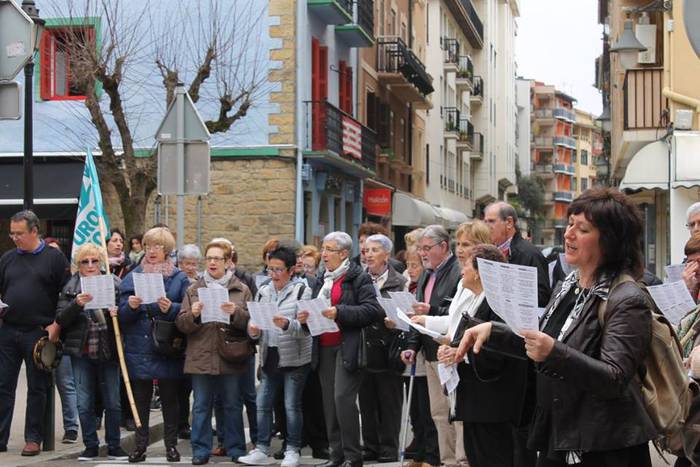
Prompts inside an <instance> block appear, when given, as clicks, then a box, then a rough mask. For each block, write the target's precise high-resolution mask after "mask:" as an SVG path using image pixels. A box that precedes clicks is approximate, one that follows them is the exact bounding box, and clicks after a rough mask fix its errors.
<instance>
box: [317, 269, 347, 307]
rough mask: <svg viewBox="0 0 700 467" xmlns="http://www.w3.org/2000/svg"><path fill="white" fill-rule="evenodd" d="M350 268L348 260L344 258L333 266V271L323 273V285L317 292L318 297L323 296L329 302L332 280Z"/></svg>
mask: <svg viewBox="0 0 700 467" xmlns="http://www.w3.org/2000/svg"><path fill="white" fill-rule="evenodd" d="M349 268H350V260H349V259H348V258H345V259H344V260H343V262H342V263H340V266H338V267H337V268H335V269H334V270H333V271H326V272H325V273H324V274H323V287H321V290H320V292H319V293H318V296H319V297H322V298H325V299H326V300H328V303H330V302H331V289H333V282H335V281H336V280H338V278H339V277H340V276H342V275H343V274H345V273H346V272H348V269H349Z"/></svg>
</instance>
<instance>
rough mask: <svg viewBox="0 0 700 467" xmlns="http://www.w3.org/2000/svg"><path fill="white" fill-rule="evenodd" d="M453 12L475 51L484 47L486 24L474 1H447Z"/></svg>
mask: <svg viewBox="0 0 700 467" xmlns="http://www.w3.org/2000/svg"><path fill="white" fill-rule="evenodd" d="M446 3H447V7H448V8H449V9H450V11H451V12H452V16H454V17H455V19H456V20H457V23H458V24H459V26H460V28H462V31H463V32H464V35H465V36H466V37H467V40H468V41H469V43H470V44H471V45H472V47H474V48H475V49H481V48H483V47H484V24H483V23H482V22H481V18H479V13H477V12H476V9H475V8H474V2H472V0H447V2H446Z"/></svg>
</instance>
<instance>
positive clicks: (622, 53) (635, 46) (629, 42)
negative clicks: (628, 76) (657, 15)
mask: <svg viewBox="0 0 700 467" xmlns="http://www.w3.org/2000/svg"><path fill="white" fill-rule="evenodd" d="M645 50H647V48H646V47H645V46H644V44H642V43H641V42H639V40H638V39H637V36H636V35H635V34H634V21H633V20H631V19H626V20H625V26H624V29H623V30H622V35H621V36H620V37H619V38H618V40H617V41H616V42H615V43H614V44H613V45H612V47H610V53H617V54H619V55H618V56H619V57H620V65H622V68H624V69H625V70H629V69H630V68H632V67H634V65H635V64H636V63H637V54H638V53H639V52H644V51H645Z"/></svg>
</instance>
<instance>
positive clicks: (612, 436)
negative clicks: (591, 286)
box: [488, 282, 656, 452]
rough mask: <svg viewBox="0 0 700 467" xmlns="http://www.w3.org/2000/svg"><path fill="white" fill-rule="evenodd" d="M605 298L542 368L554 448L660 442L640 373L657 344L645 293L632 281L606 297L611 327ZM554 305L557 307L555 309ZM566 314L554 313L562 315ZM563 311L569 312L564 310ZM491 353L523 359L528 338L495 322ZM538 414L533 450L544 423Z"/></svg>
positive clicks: (586, 309) (592, 305)
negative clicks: (601, 313) (645, 401)
mask: <svg viewBox="0 0 700 467" xmlns="http://www.w3.org/2000/svg"><path fill="white" fill-rule="evenodd" d="M600 300H601V299H600V298H598V297H595V299H592V300H590V301H589V302H588V303H587V304H586V306H585V307H584V308H583V310H582V311H581V313H580V315H579V318H578V319H576V320H575V321H574V322H573V324H572V325H571V327H570V328H569V330H568V331H567V332H566V334H565V335H564V336H563V338H562V340H561V341H556V342H555V344H554V348H553V350H552V352H551V353H550V354H549V356H548V357H547V359H546V360H545V361H544V362H542V363H540V364H537V371H538V372H539V376H538V386H537V391H538V392H539V391H542V390H543V388H544V387H543V385H542V384H540V383H546V384H547V386H548V388H547V389H548V393H549V394H550V395H551V421H550V424H549V426H548V429H549V430H550V432H552V433H553V436H551V437H549V439H552V440H554V442H555V443H556V444H555V446H551V447H550V448H552V449H554V450H558V451H561V450H582V451H584V452H593V451H609V450H615V449H622V448H626V447H631V446H637V445H640V444H644V443H646V442H647V441H649V440H651V439H654V438H656V430H655V428H654V425H653V423H652V421H651V420H650V419H649V416H648V415H647V413H646V410H645V408H644V405H643V402H642V396H641V390H640V386H639V383H638V382H637V380H636V378H634V377H635V375H637V374H639V372H640V369H641V368H642V366H643V364H644V358H645V357H646V354H647V350H648V348H649V343H650V339H651V320H652V317H651V314H650V312H649V305H648V304H647V302H646V299H645V297H644V295H643V292H642V291H641V290H640V289H639V288H638V287H637V285H636V284H634V283H631V282H628V283H624V284H621V285H619V286H618V287H616V288H615V289H614V290H613V291H612V293H611V294H610V296H609V297H608V301H607V305H606V312H605V324H604V326H603V327H601V325H600V323H599V322H598V312H597V311H598V305H599V303H600ZM550 306H551V305H550ZM558 312H560V310H555V311H554V313H558ZM561 312H562V313H568V310H567V309H564V308H562V309H561ZM488 346H489V348H490V349H493V350H497V351H499V352H505V353H509V354H512V355H516V354H520V355H521V356H523V355H524V352H525V350H524V346H523V341H522V339H521V338H520V337H518V336H517V335H515V334H513V333H512V332H511V331H510V330H509V329H508V328H507V327H506V326H504V325H498V324H494V326H493V328H492V331H491V336H490V337H489V340H488ZM538 422H540V420H539V418H538V417H535V419H534V420H533V424H532V426H531V429H530V443H529V444H530V446H531V447H533V448H537V449H540V448H541V446H535V445H534V439H535V437H536V436H538V434H539V437H540V438H542V437H546V436H548V434H547V433H545V434H542V433H538V432H539V431H540V430H538V427H542V426H544V427H545V428H547V425H546V423H545V424H544V425H541V424H540V423H538Z"/></svg>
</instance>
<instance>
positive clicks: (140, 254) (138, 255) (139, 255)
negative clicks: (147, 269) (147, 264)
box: [129, 250, 146, 264]
mask: <svg viewBox="0 0 700 467" xmlns="http://www.w3.org/2000/svg"><path fill="white" fill-rule="evenodd" d="M145 253H146V252H145V251H144V250H141V251H139V252H138V253H137V252H135V251H131V252H129V259H130V260H131V262H132V263H134V264H138V263H139V261H141V258H143V255H144V254H145Z"/></svg>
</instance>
